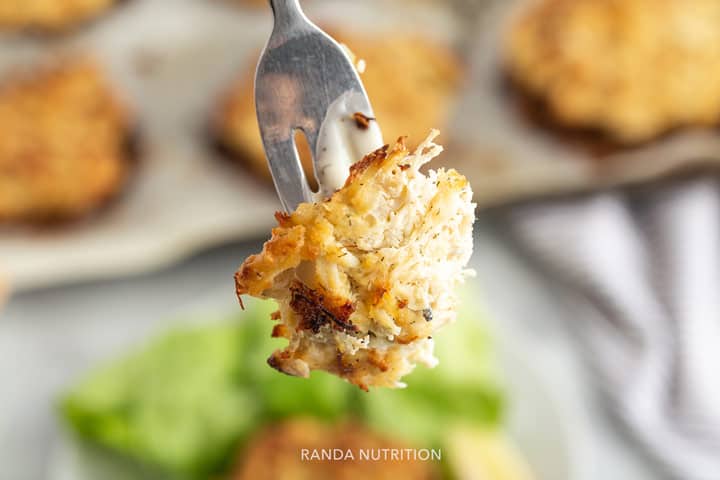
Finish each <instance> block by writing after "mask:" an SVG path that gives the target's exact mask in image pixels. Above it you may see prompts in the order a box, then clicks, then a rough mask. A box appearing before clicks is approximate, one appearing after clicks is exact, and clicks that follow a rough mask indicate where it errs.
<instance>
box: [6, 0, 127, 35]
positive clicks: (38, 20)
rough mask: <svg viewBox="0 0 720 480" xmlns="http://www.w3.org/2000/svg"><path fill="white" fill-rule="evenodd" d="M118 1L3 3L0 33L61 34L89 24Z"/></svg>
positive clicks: (22, 0) (18, 0)
mask: <svg viewBox="0 0 720 480" xmlns="http://www.w3.org/2000/svg"><path fill="white" fill-rule="evenodd" d="M117 1H118V0H2V1H0V29H13V30H18V29H31V30H64V29H67V28H69V27H72V26H74V25H76V24H78V23H82V22H85V21H87V20H90V19H91V18H93V17H96V16H97V15H100V14H101V13H102V12H104V11H105V10H107V9H108V8H110V7H111V6H113V5H114V4H115V3H116V2H117Z"/></svg>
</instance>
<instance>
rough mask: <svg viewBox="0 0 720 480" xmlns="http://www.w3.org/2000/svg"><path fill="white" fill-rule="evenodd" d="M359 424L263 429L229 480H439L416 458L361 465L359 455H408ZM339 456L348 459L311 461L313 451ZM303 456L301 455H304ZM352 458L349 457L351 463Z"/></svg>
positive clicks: (300, 423) (299, 423) (297, 422)
mask: <svg viewBox="0 0 720 480" xmlns="http://www.w3.org/2000/svg"><path fill="white" fill-rule="evenodd" d="M406 447H407V446H406V445H404V444H402V443H401V442H399V441H397V440H390V439H387V438H385V437H384V436H382V435H380V434H378V433H375V432H372V431H370V430H369V429H368V428H367V427H364V426H362V425H360V424H353V423H341V424H338V425H327V424H324V423H321V422H319V421H317V420H310V419H293V420H289V421H285V422H283V423H280V424H277V425H271V426H269V427H266V428H265V429H264V430H263V431H261V432H260V433H259V434H256V435H255V437H254V438H253V439H251V440H250V444H249V445H248V447H247V450H246V451H245V452H244V454H243V456H242V458H241V462H240V464H239V467H238V468H237V470H236V472H235V474H234V475H233V476H232V480H265V479H267V480H277V479H281V478H286V479H290V478H293V479H306V478H307V479H318V480H329V479H333V480H355V479H360V478H372V479H374V480H431V479H439V478H440V475H439V473H440V472H438V471H437V470H438V469H437V465H436V464H434V463H433V462H423V461H421V460H419V459H417V458H402V459H400V460H398V459H397V458H395V459H391V458H390V457H389V456H388V458H382V457H380V455H377V458H379V460H377V459H374V460H372V461H368V460H361V459H360V456H359V452H360V451H361V450H364V451H366V452H367V451H374V452H381V451H383V449H384V450H385V451H388V450H393V451H395V452H398V451H406V450H410V449H409V448H406ZM328 451H331V452H333V453H335V454H337V452H338V451H340V452H341V453H343V454H345V453H346V452H348V451H349V452H351V453H352V456H347V458H346V457H345V456H343V458H342V459H340V460H335V461H327V460H324V461H322V460H319V459H315V458H314V457H313V456H312V455H317V456H319V455H320V454H319V453H318V452H328ZM303 452H304V454H303ZM350 457H352V458H350Z"/></svg>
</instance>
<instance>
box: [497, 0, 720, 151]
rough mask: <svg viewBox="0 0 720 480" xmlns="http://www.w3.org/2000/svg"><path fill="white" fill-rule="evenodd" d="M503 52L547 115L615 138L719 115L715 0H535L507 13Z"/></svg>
mask: <svg viewBox="0 0 720 480" xmlns="http://www.w3.org/2000/svg"><path fill="white" fill-rule="evenodd" d="M505 60H506V62H505V63H506V67H507V70H508V72H509V74H510V77H511V78H512V80H513V83H514V84H516V85H517V86H519V87H520V89H521V90H522V91H524V92H525V93H528V94H529V95H530V96H531V97H534V98H536V99H538V100H540V101H541V103H542V105H543V107H544V109H545V110H547V113H548V114H549V116H550V117H552V119H553V120H555V121H557V122H558V123H559V124H561V125H563V126H567V127H578V128H582V129H592V130H597V131H599V132H602V133H603V134H605V135H606V136H608V137H609V138H610V139H611V140H613V141H615V142H617V143H621V144H632V143H639V142H643V141H648V140H652V139H653V138H654V137H656V136H658V135H661V134H663V133H665V132H667V131H669V130H671V129H674V128H677V127H684V126H706V125H712V124H717V123H718V122H719V121H720V2H718V1H717V0H592V1H590V0H541V1H539V2H535V3H533V4H532V5H531V6H530V7H529V8H528V9H526V10H525V11H523V12H521V15H520V16H518V17H517V18H516V21H515V22H514V24H513V25H512V27H511V29H510V30H509V34H508V36H507V38H506V58H505Z"/></svg>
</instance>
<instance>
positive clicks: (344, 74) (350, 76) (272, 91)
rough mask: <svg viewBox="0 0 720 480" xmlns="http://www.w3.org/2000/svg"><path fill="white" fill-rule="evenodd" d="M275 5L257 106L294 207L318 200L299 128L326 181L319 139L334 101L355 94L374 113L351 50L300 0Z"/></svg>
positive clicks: (280, 186) (277, 0) (360, 107)
mask: <svg viewBox="0 0 720 480" xmlns="http://www.w3.org/2000/svg"><path fill="white" fill-rule="evenodd" d="M270 6H271V7H272V10H273V15H274V17H275V25H274V27H273V32H272V35H271V36H270V40H269V41H268V43H267V45H266V47H265V50H264V51H263V53H262V56H261V57H260V61H259V63H258V66H257V72H256V74H255V108H256V110H257V118H258V123H259V126H260V134H261V135H262V141H263V145H264V147H265V154H266V155H267V160H268V163H269V165H270V171H271V173H272V177H273V182H274V183H275V188H276V190H277V193H278V196H279V197H280V202H281V203H282V206H283V208H284V209H285V210H286V211H288V212H290V211H293V210H294V209H295V208H296V207H297V206H298V204H300V203H301V202H310V201H312V200H313V192H312V191H311V189H310V187H309V185H308V182H307V179H306V177H305V174H304V173H303V169H302V165H301V163H300V159H299V156H298V152H297V148H296V146H295V140H294V137H295V132H296V131H297V130H301V131H302V132H303V133H304V134H305V137H306V138H307V141H308V144H309V146H310V150H311V153H312V157H313V165H314V167H315V172H316V174H315V176H316V177H317V179H318V183H320V180H321V179H320V178H319V175H318V174H317V172H318V157H319V155H318V153H319V152H318V145H319V144H322V143H323V142H322V139H321V138H320V137H321V126H322V124H323V121H324V120H325V118H326V116H327V113H328V109H329V108H330V106H331V105H332V104H333V103H334V102H335V101H336V100H338V99H339V98H341V97H343V96H346V97H348V96H351V97H353V108H354V110H355V111H357V112H360V113H362V114H363V115H365V116H366V117H369V118H373V111H372V107H371V106H370V101H369V100H368V97H367V94H366V93H365V88H364V87H363V85H362V83H361V81H360V77H359V76H358V73H357V71H356V69H355V67H354V66H353V63H352V61H351V59H350V58H349V56H348V54H347V53H346V52H345V50H344V49H343V48H342V47H341V46H340V45H339V44H338V43H337V42H336V41H335V40H333V39H332V38H330V36H329V35H327V34H326V33H325V32H323V31H322V30H320V29H319V28H318V27H317V26H316V25H315V24H313V23H312V22H311V21H310V20H309V19H308V18H307V17H306V16H305V14H304V13H303V11H302V9H301V7H300V3H299V0H270ZM366 153H369V152H366ZM355 160H359V159H355ZM321 187H322V185H321Z"/></svg>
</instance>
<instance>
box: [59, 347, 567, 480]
mask: <svg viewBox="0 0 720 480" xmlns="http://www.w3.org/2000/svg"><path fill="white" fill-rule="evenodd" d="M498 356H499V363H500V368H501V370H502V372H503V378H504V379H505V380H506V388H507V394H508V401H509V407H510V409H509V415H508V422H507V431H508V433H509V434H510V436H511V438H512V439H513V440H514V443H515V445H516V446H517V447H518V448H519V450H520V452H521V453H522V455H523V456H524V457H525V458H526V459H527V461H528V463H529V464H530V467H531V469H532V471H533V473H534V474H535V475H536V478H537V479H538V480H575V479H577V478H580V477H579V475H578V473H577V468H578V465H577V463H578V455H577V453H576V452H575V451H574V448H575V446H576V445H577V444H578V443H579V441H578V439H577V438H574V433H573V432H572V430H571V428H570V427H571V426H572V425H574V424H576V422H574V420H573V418H572V415H573V413H572V409H571V408H568V406H567V405H564V404H563V403H562V401H561V400H560V399H558V398H554V395H553V393H552V390H551V389H549V388H548V384H547V382H546V381H545V380H544V379H543V377H542V375H541V374H540V373H539V372H537V371H535V369H534V368H533V367H532V365H530V364H529V363H528V362H527V360H526V359H525V357H524V356H523V355H522V352H518V351H513V350H512V349H507V348H506V347H501V348H500V352H499V355H498ZM137 478H138V471H137V469H136V468H135V467H133V466H130V465H128V464H127V463H124V462H122V461H120V460H119V459H118V458H115V457H113V456H111V455H108V454H107V453H104V452H100V451H98V450H97V449H94V448H92V447H87V446H84V445H79V444H78V443H77V442H75V441H73V440H71V439H69V438H68V437H63V438H62V439H61V441H60V442H59V443H58V444H57V445H56V448H55V449H54V451H53V452H52V455H51V460H50V463H49V469H48V475H47V480H137Z"/></svg>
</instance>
